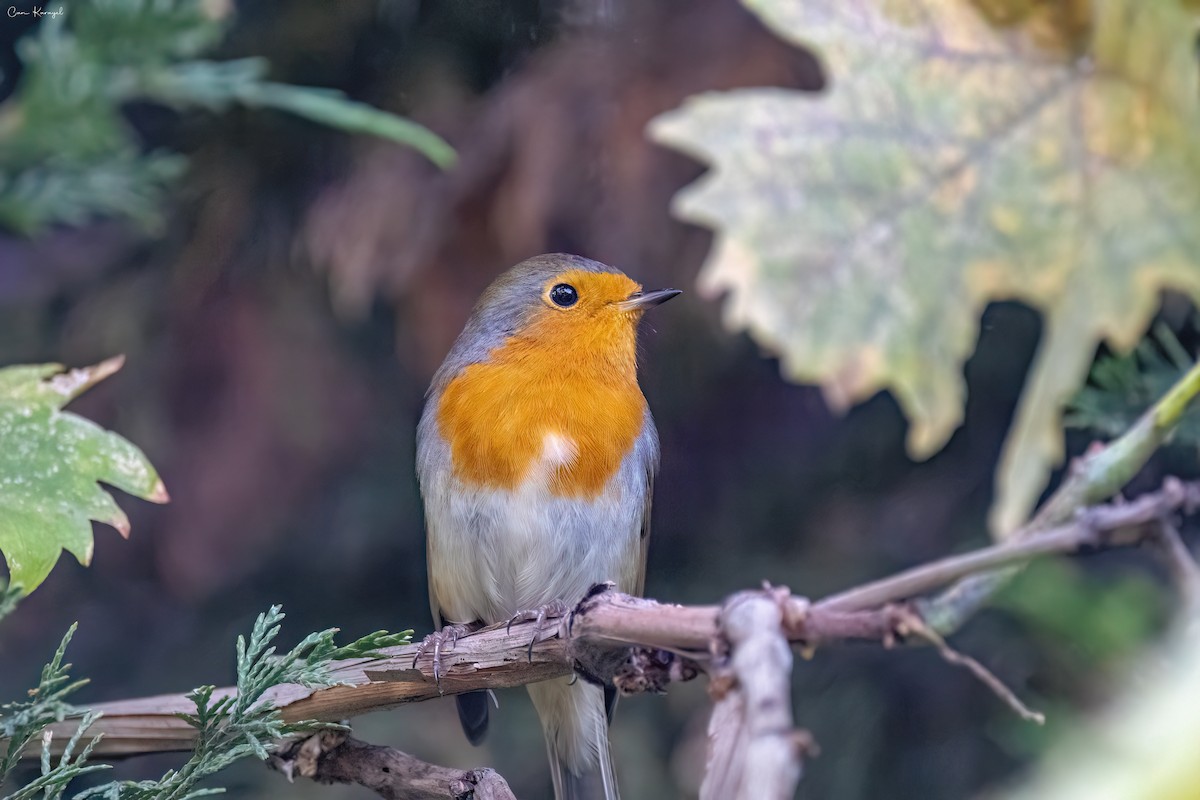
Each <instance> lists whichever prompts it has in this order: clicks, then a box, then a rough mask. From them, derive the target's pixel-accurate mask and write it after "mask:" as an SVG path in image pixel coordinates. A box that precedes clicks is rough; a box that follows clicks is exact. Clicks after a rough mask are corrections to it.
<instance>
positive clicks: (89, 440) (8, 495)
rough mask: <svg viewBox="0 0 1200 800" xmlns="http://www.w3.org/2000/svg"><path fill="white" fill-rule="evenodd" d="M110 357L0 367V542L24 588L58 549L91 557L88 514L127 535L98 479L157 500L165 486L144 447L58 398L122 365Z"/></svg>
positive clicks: (85, 559) (34, 582)
mask: <svg viewBox="0 0 1200 800" xmlns="http://www.w3.org/2000/svg"><path fill="white" fill-rule="evenodd" d="M122 362H123V359H121V358H114V359H110V360H108V361H105V362H103V363H100V364H97V365H96V366H94V367H86V368H84V369H74V370H71V371H69V372H63V368H62V367H61V366H60V365H58V364H38V365H32V366H19V367H8V368H6V369H0V552H2V553H3V554H4V560H5V561H6V562H7V564H8V571H9V578H10V580H11V582H12V583H13V584H14V585H20V586H21V587H23V588H24V590H25V591H26V592H31V591H33V589H35V588H36V587H37V586H38V584H40V583H41V582H42V581H43V580H44V579H45V577H46V576H47V575H48V574H49V573H50V570H51V568H53V566H54V563H55V562H56V561H58V556H59V554H60V553H61V551H63V550H66V551H68V552H69V553H71V554H72V555H74V556H75V557H76V558H78V559H79V561H80V563H82V564H85V565H86V564H88V563H89V562H90V561H91V559H92V525H91V520H95V521H97V522H103V523H107V524H109V525H112V526H113V527H114V528H116V529H117V530H118V531H120V532H121V535H122V536H128V535H129V520H128V518H126V516H125V514H124V513H123V512H122V511H121V509H120V508H118V507H117V504H116V502H115V501H114V500H113V498H112V495H110V494H109V493H108V492H107V491H105V490H104V489H103V488H101V486H100V485H99V484H98V483H97V481H103V482H104V483H107V484H110V485H112V486H115V487H117V488H119V489H123V490H124V491H126V492H129V493H130V494H133V495H137V496H138V497H142V498H144V499H146V500H150V501H152V502H155V503H164V502H166V501H167V492H166V488H165V487H164V486H163V483H162V481H161V480H159V478H158V474H157V473H156V472H155V471H154V467H152V466H151V465H150V462H149V461H148V460H146V456H145V455H143V454H142V451H141V450H139V449H138V448H136V447H134V446H133V445H132V444H130V443H129V442H128V441H126V440H125V439H122V438H121V437H120V436H117V435H116V434H115V433H110V432H108V431H106V430H104V429H103V428H101V427H99V426H98V425H96V424H95V423H92V422H89V421H88V420H86V419H84V418H83V417H80V416H77V415H75V414H72V413H70V412H67V411H63V410H62V407H63V406H64V405H66V404H67V403H68V402H70V401H71V400H72V399H73V398H75V397H77V396H78V395H79V394H80V393H82V392H83V391H84V390H86V389H88V388H89V387H91V386H93V385H95V384H96V383H98V382H99V381H101V380H103V379H104V378H107V377H108V376H109V375H112V374H113V373H114V372H116V371H117V370H118V369H120V368H121V364H122Z"/></svg>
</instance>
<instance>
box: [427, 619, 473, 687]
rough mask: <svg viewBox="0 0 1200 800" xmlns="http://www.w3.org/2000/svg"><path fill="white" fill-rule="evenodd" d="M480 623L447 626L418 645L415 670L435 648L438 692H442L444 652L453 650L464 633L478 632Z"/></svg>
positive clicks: (434, 669)
mask: <svg viewBox="0 0 1200 800" xmlns="http://www.w3.org/2000/svg"><path fill="white" fill-rule="evenodd" d="M479 627H480V624H479V623H477V622H476V623H455V624H453V625H446V626H443V628H442V629H441V630H440V631H434V632H433V633H431V634H429V635H428V636H426V637H425V639H424V640H423V641H422V642H421V643H420V644H419V645H417V654H416V655H415V656H413V669H416V668H417V662H418V661H420V660H421V656H423V655H425V653H427V652H428V651H429V648H431V647H432V648H433V681H434V683H436V684H437V687H438V691H439V692H440V691H441V690H442V651H443V650H453V649H454V645H455V644H457V643H458V637H459V636H462V635H463V634H464V633H470V632H471V631H473V630H478V629H479Z"/></svg>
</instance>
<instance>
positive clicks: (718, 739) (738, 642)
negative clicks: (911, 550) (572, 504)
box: [50, 479, 1200, 798]
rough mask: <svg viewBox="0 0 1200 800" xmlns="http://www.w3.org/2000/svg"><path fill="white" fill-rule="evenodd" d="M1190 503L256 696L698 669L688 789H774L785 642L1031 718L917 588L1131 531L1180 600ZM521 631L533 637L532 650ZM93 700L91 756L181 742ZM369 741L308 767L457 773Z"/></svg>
mask: <svg viewBox="0 0 1200 800" xmlns="http://www.w3.org/2000/svg"><path fill="white" fill-rule="evenodd" d="M1197 507H1200V484H1197V483H1183V482H1181V481H1179V480H1176V479H1168V480H1167V481H1165V482H1164V484H1163V486H1162V488H1161V489H1160V490H1158V491H1156V492H1152V493H1148V494H1146V495H1143V496H1141V497H1138V498H1137V499H1135V500H1133V501H1130V502H1120V503H1114V504H1109V505H1100V506H1094V507H1091V508H1088V509H1084V510H1081V511H1079V512H1078V513H1076V514H1075V515H1074V516H1073V517H1072V518H1071V520H1070V521H1069V522H1066V523H1065V524H1062V525H1058V526H1056V527H1053V528H1049V529H1042V530H1037V531H1033V532H1030V533H1028V534H1027V535H1026V534H1025V533H1024V532H1021V535H1018V536H1014V537H1012V538H1011V539H1010V540H1009V541H1007V542H1005V543H1002V544H997V545H994V546H991V547H985V548H981V549H979V550H976V551H973V552H969V553H965V554H961V555H956V556H952V557H949V558H945V559H941V560H938V561H935V562H932V563H929V564H925V565H922V566H919V567H915V568H913V569H910V570H906V571H903V572H901V573H898V574H896V575H894V576H892V577H889V578H885V579H883V580H880V581H875V582H872V583H868V584H865V585H863V586H859V587H856V588H854V589H851V590H848V591H845V592H841V593H839V594H836V595H833V596H830V597H828V598H825V599H823V600H820V601H816V602H811V601H809V600H807V599H805V598H803V597H798V596H793V595H791V594H790V593H789V592H788V591H787V590H786V589H781V588H770V587H767V588H766V589H764V590H762V591H754V592H745V593H741V594H738V595H734V596H733V597H732V598H730V599H729V600H727V601H726V602H725V604H723V605H722V606H716V605H712V606H679V605H671V604H665V603H660V602H657V601H655V600H650V599H644V598H637V597H632V596H630V595H625V594H621V593H619V592H615V591H612V590H611V589H610V588H609V587H597V588H596V589H595V590H593V592H592V593H591V594H589V596H587V597H585V598H584V599H583V600H582V601H580V603H579V604H578V605H577V606H576V607H575V608H574V610H573V611H572V612H571V613H570V614H569V615H567V616H565V617H563V618H561V619H559V620H558V621H557V625H550V626H547V627H545V628H543V629H542V630H540V631H538V630H536V626H535V623H533V622H521V623H518V624H514V625H513V626H512V629H511V631H507V630H506V629H505V627H504V626H503V625H500V626H492V627H490V628H486V629H483V630H481V631H478V632H475V633H472V634H469V635H465V636H463V637H462V638H460V639H459V640H458V643H457V644H456V645H455V647H454V648H453V650H451V651H449V652H443V654H442V669H443V676H442V679H441V685H440V687H439V686H438V684H436V683H435V682H434V681H433V679H432V677H431V675H432V664H431V659H432V654H429V653H426V654H424V655H423V656H422V657H421V658H420V659H416V647H415V646H408V647H402V648H393V649H391V650H389V651H387V652H386V653H385V657H384V658H379V659H371V660H366V659H358V660H353V661H345V662H341V663H339V664H338V665H337V666H336V668H335V675H334V677H335V678H336V679H337V680H338V681H340V682H343V683H344V684H345V685H339V686H334V687H332V688H328V689H322V690H316V691H314V690H310V689H305V688H303V687H299V686H293V685H287V686H280V687H276V688H275V689H274V690H272V691H271V693H270V694H269V695H268V697H269V699H270V700H271V701H272V702H273V703H275V705H276V706H278V707H279V708H280V709H281V711H282V714H283V716H284V718H285V719H286V720H288V721H298V720H302V719H318V720H326V721H337V720H343V719H346V718H348V717H352V716H355V715H357V714H361V713H365V712H368V711H374V710H379V709H385V708H391V707H395V706H399V705H402V704H405V703H411V702H420V701H423V700H429V699H433V698H436V697H439V696H441V695H442V694H456V693H459V692H465V691H471V690H475V689H485V688H504V687H512V686H519V685H523V684H527V683H534V682H537V681H541V680H546V679H548V678H553V677H558V676H561V675H567V674H570V673H571V672H573V671H578V672H580V673H581V674H583V675H584V676H585V678H587V679H592V680H612V681H614V682H615V683H616V684H617V685H618V686H619V687H621V689H622V690H623V691H625V692H628V693H634V692H644V691H661V690H662V689H663V688H665V686H666V685H667V684H668V683H670V682H672V681H678V680H688V679H690V678H692V677H694V676H695V675H697V674H698V673H699V672H700V671H706V672H708V673H709V674H710V676H711V677H712V691H713V694H714V697H715V699H717V701H718V705H717V709H716V711H715V715H714V724H713V726H712V728H711V730H712V732H713V734H714V736H713V739H712V741H711V742H710V753H709V765H710V768H709V772H708V775H707V776H706V781H705V789H704V796H707V797H718V796H719V797H741V796H758V797H763V796H771V797H775V796H778V797H788V796H790V794H791V788H789V787H792V786H794V784H795V782H796V780H797V779H798V777H799V759H800V756H801V755H802V754H803V752H805V749H806V745H807V743H808V739H807V738H806V735H805V734H803V733H802V732H798V731H795V730H793V729H792V722H791V712H790V708H791V703H790V697H789V696H788V685H789V681H788V679H787V678H788V674H789V673H790V669H791V657H790V653H789V652H788V648H787V647H786V646H784V644H785V643H790V644H793V645H803V646H805V647H808V648H815V647H818V646H823V645H829V644H835V643H839V642H844V641H849V640H866V641H876V642H880V643H882V644H884V645H885V646H890V645H892V644H894V643H896V642H899V641H904V640H906V639H914V638H915V639H919V640H925V641H928V642H932V643H934V644H936V645H938V650H939V651H940V652H941V653H942V654H943V655H944V656H946V657H947V658H948V660H951V661H952V662H953V663H956V664H963V665H965V666H967V667H968V668H970V669H972V671H973V672H975V673H976V674H977V675H979V676H980V677H982V678H984V679H985V681H987V682H988V683H989V686H991V687H992V688H993V689H995V690H996V691H997V692H998V693H999V694H1000V695H1001V696H1002V697H1003V698H1004V699H1006V700H1007V701H1009V702H1010V704H1012V705H1013V706H1014V707H1015V708H1017V709H1018V710H1020V711H1022V713H1026V714H1027V715H1030V716H1032V712H1026V711H1025V710H1024V709H1023V706H1021V705H1020V703H1019V701H1017V700H1016V698H1015V697H1013V696H1012V695H1011V693H1008V692H1007V690H1006V689H1005V688H1004V687H1003V686H1001V685H1000V684H999V682H998V681H996V680H995V679H994V678H992V677H991V676H990V674H988V673H987V672H986V670H984V669H983V668H982V667H981V666H979V665H978V663H977V662H974V661H973V660H971V659H969V658H967V657H965V656H960V655H958V654H957V653H954V651H952V650H950V649H949V648H948V647H946V646H945V643H944V642H942V641H941V639H940V637H939V636H938V635H937V634H936V633H935V632H934V629H933V627H932V625H931V623H930V622H929V621H928V620H927V618H926V613H927V612H926V610H925V609H926V608H927V606H926V605H925V604H924V603H923V602H922V601H920V600H919V599H918V598H920V597H921V596H922V595H924V594H927V593H929V592H932V591H935V590H937V589H939V588H941V587H943V586H946V585H947V584H950V583H952V582H954V581H958V580H961V579H963V578H964V577H967V578H969V577H970V576H972V575H979V574H993V573H994V571H995V570H998V569H999V570H1003V569H1008V568H1011V567H1013V566H1014V565H1020V564H1023V563H1024V562H1026V561H1028V560H1030V559H1032V558H1035V557H1038V556H1042V555H1047V554H1061V553H1071V552H1075V551H1077V550H1079V549H1081V548H1102V547H1116V546H1126V545H1133V544H1138V543H1141V542H1144V541H1153V542H1155V543H1156V544H1159V545H1160V550H1161V551H1162V552H1163V553H1165V554H1167V555H1168V558H1169V564H1171V571H1172V574H1173V575H1175V576H1176V577H1177V579H1178V581H1179V582H1180V589H1181V593H1183V594H1184V596H1185V597H1189V598H1192V597H1196V596H1198V595H1200V572H1198V571H1197V569H1196V565H1195V563H1194V562H1193V561H1192V560H1191V557H1190V555H1189V554H1188V552H1187V550H1186V548H1184V547H1182V544H1181V542H1180V541H1179V538H1178V534H1177V531H1176V529H1175V527H1174V524H1173V522H1172V521H1171V517H1172V515H1173V514H1175V513H1176V512H1178V511H1181V510H1182V511H1192V510H1195V509H1196V508H1197ZM531 639H534V640H535V641H534V643H533V646H532V647H530V646H529V644H530V640H531ZM232 691H233V689H232V688H227V689H224V690H220V692H224V693H230V692H232ZM220 692H219V693H220ZM95 708H96V710H99V711H101V712H103V714H104V716H103V717H101V718H100V719H99V720H98V721H97V722H96V723H95V724H94V725H93V727H92V729H91V731H90V733H91V734H92V735H95V734H98V733H103V734H104V738H103V739H102V740H101V741H100V742H99V743H98V745H97V747H96V750H95V752H96V754H97V755H99V756H104V755H108V756H118V755H133V754H139V753H151V752H161V751H172V750H187V749H189V748H190V747H191V745H192V740H193V733H194V731H193V729H192V728H191V727H190V726H189V725H188V724H187V723H186V722H184V721H183V720H182V719H179V718H178V717H177V716H176V714H178V713H180V712H189V711H192V710H193V708H192V704H191V701H189V700H188V699H187V698H186V697H185V696H184V695H164V696H159V697H149V698H142V699H136V700H126V701H117V702H112V703H103V704H99V705H98V706H96V707H95ZM73 729H74V723H73V722H72V721H71V720H67V721H64V722H62V723H58V724H56V725H53V726H51V729H50V732H51V734H52V735H53V736H54V740H55V741H65V740H66V739H67V738H69V735H70V732H71V731H73ZM351 741H352V742H353V740H351ZM370 747H371V746H369V745H365V744H363V743H354V745H353V746H351V747H341V748H340V749H338V748H329V751H328V752H326V751H322V752H320V753H318V754H317V755H318V758H317V759H316V760H315V761H314V762H313V763H314V764H315V765H316V766H313V767H312V770H311V772H312V775H311V777H314V778H319V779H328V780H355V782H358V783H362V784H363V785H366V786H369V787H371V788H375V789H376V791H377V792H379V793H380V794H382V795H383V796H385V797H388V796H395V797H443V796H444V797H454V796H455V794H454V793H452V792H451V790H450V788H449V786H450V784H451V783H454V782H453V781H447V780H442V779H443V778H446V777H447V776H451V775H458V777H457V778H455V780H456V781H457V780H463V779H464V776H465V777H466V778H468V779H470V778H471V774H468V773H461V772H455V771H453V770H446V771H445V773H444V774H443V773H437V772H436V770H442V769H443V768H439V767H433V766H432V765H427V764H423V762H419V761H416V760H415V759H411V757H409V756H405V755H404V754H402V753H397V752H396V751H390V750H389V749H388V748H382V749H380V750H366V749H364V748H370ZM383 751H387V752H383ZM347 754H351V755H353V757H354V758H353V759H352V761H351V762H347V763H349V764H350V766H347V764H346V763H341V762H340V761H333V760H329V759H331V758H333V759H345V758H347V757H348V755H347ZM367 755H370V756H371V757H370V758H368V757H366V756H367ZM321 759H326V760H324V761H321ZM406 759H407V760H406ZM384 760H388V763H390V764H391V765H392V767H393V768H394V769H389V771H388V778H387V783H388V785H389V786H391V787H392V788H391V789H389V790H388V791H391V792H392V793H391V794H388V793H387V792H384V791H381V790H380V789H379V788H378V787H376V786H373V785H372V781H377V779H378V777H379V775H378V771H377V770H376V771H370V770H369V769H368V766H369V765H371V764H375V765H376V766H377V765H378V764H380V763H383V761H384ZM318 762H320V763H319V764H318ZM404 765H408V768H405V767H404ZM356 770H358V772H356ZM362 770H367V771H365V772H364V771H362ZM430 770H434V771H435V772H434V773H431V772H430ZM298 772H299V774H301V775H304V774H306V773H305V771H304V770H299V771H298ZM430 774H435V775H436V776H437V780H438V781H441V782H440V783H439V784H438V785H439V786H441V787H443V789H444V792H443V793H442V794H417V793H414V794H402V793H395V792H396V791H397V790H396V789H395V787H396V786H407V785H409V784H410V783H412V782H415V781H418V780H420V779H424V778H428V776H429V775H430ZM472 774H473V773H472ZM480 774H483V773H480ZM355 775H357V779H355V777H354V776H355ZM334 776H337V777H334ZM491 776H494V778H493V777H490V776H487V777H488V780H489V781H491V782H492V784H493V785H495V786H503V790H504V791H507V785H506V784H503V781H502V779H499V776H495V774H494V773H491ZM768 783H769V785H771V786H772V787H774V788H773V789H772V792H771V794H770V795H763V794H762V793H761V792H760V793H758V794H755V795H749V794H745V793H744V792H743V791H742V790H743V788H744V787H747V788H748V787H750V786H752V785H753V786H758V787H761V786H764V785H768ZM456 785H457V784H456ZM726 787H735V788H731V789H728V790H727V788H726ZM439 791H442V790H439ZM497 791H499V790H497ZM494 796H495V797H501V798H502V797H505V796H506V795H504V794H503V793H497V794H494Z"/></svg>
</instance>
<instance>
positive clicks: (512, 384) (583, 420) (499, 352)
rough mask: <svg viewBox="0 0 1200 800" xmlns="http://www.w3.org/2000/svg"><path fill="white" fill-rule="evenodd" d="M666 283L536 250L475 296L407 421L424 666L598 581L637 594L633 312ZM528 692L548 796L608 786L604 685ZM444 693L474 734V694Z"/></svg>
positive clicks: (638, 438)
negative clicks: (651, 286) (465, 635)
mask: <svg viewBox="0 0 1200 800" xmlns="http://www.w3.org/2000/svg"><path fill="white" fill-rule="evenodd" d="M677 294H679V291H677V290H675V289H665V290H662V291H655V292H644V291H642V287H641V286H640V285H639V284H637V283H635V282H634V281H633V280H631V279H630V278H628V277H626V276H625V275H624V274H623V273H622V272H620V271H619V270H617V269H614V268H612V267H609V266H605V265H604V264H600V263H598V262H595V261H590V260H588V259H586V258H580V257H579V256H571V255H562V254H554V255H542V256H537V257H536V258H531V259H529V260H527V261H523V262H521V263H520V264H518V265H517V266H515V267H513V268H512V269H510V270H509V271H508V272H506V273H504V274H503V275H501V276H500V277H499V278H498V279H497V280H496V281H495V282H494V283H493V284H492V285H491V286H490V287H489V288H488V289H487V291H485V292H484V294H483V296H482V297H481V298H480V299H479V302H478V303H477V304H476V306H475V308H474V310H473V311H472V312H471V317H470V319H469V320H468V321H467V325H466V327H465V328H464V329H463V332H462V333H461V334H460V335H459V337H458V340H457V341H456V342H455V343H454V346H453V348H451V350H450V353H449V355H447V356H446V360H445V361H444V362H443V363H442V366H441V368H440V369H439V370H438V371H437V373H436V374H435V375H434V377H433V383H432V384H431V386H430V387H429V393H428V395H427V402H426V405H425V411H424V413H423V415H422V416H421V422H420V426H419V427H418V430H417V476H418V478H419V479H420V483H421V496H422V498H423V500H424V503H425V522H426V527H427V531H428V539H427V546H428V557H429V602H430V606H431V607H432V609H433V618H434V622H435V625H436V626H437V627H439V628H440V631H439V632H437V633H435V634H433V635H431V636H430V637H429V638H427V639H426V642H425V646H428V645H430V644H433V645H434V648H435V649H434V652H435V662H436V661H437V659H438V658H439V655H438V654H439V653H440V651H441V650H442V649H444V648H447V647H452V646H453V643H454V641H455V640H456V639H457V637H458V635H459V634H460V633H462V632H464V631H465V630H468V629H471V628H473V627H476V626H478V625H480V624H494V623H498V622H504V621H506V620H512V619H514V618H521V617H524V618H538V619H539V624H540V620H541V619H544V617H545V614H546V612H547V611H548V610H560V609H561V608H563V607H564V606H565V604H566V603H568V602H571V603H573V602H575V601H576V600H578V599H579V598H581V597H582V596H583V595H584V593H585V592H587V590H588V589H589V588H591V587H592V586H593V585H594V584H597V583H600V582H602V581H612V582H614V583H615V584H616V585H617V586H618V587H619V588H620V590H621V591H623V592H629V593H637V594H640V593H641V591H642V586H643V583H644V579H645V570H646V544H647V540H648V538H649V533H650V499H651V485H652V483H653V481H654V474H655V472H656V471H657V469H658V433H657V432H656V431H655V428H654V420H653V419H652V418H651V416H650V409H649V408H648V406H647V405H646V398H645V397H644V396H643V395H642V391H641V388H640V387H639V386H638V380H637V325H638V320H639V319H641V317H642V313H643V312H644V311H645V310H646V309H648V308H651V307H653V306H656V305H659V304H660V303H663V302H666V301H667V300H670V299H671V298H672V297H674V296H676V295H677ZM443 626H444V627H443ZM437 669H438V666H437V664H436V663H435V672H436V671H437ZM528 690H529V695H530V697H531V698H532V699H533V704H534V707H535V708H536V710H537V714H538V717H539V718H540V719H541V723H542V729H543V732H544V734H545V738H546V749H547V751H548V753H549V756H550V766H551V777H552V779H553V783H554V794H555V797H556V798H558V800H584V799H585V798H586V799H587V800H591V798H606V800H613V799H614V798H617V797H618V793H617V783H616V778H615V776H614V773H613V766H612V758H611V755H610V753H609V744H608V722H609V719H610V718H611V711H612V709H613V706H614V703H615V700H616V694H615V690H613V689H612V688H611V687H609V688H607V689H606V688H602V687H600V686H595V685H592V684H590V683H588V682H586V681H582V680H579V681H576V680H573V679H570V678H562V679H556V680H551V681H545V682H543V683H537V684H532V685H530V686H529V687H528ZM456 700H457V703H458V713H459V719H460V720H461V722H462V725H463V730H464V731H465V732H466V735H467V738H468V739H470V740H471V742H472V743H476V744H477V743H478V742H479V741H480V740H481V739H482V738H483V735H484V733H485V732H486V729H487V722H488V698H487V695H486V693H483V692H471V693H467V694H462V695H459V696H458V697H457V698H456Z"/></svg>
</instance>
